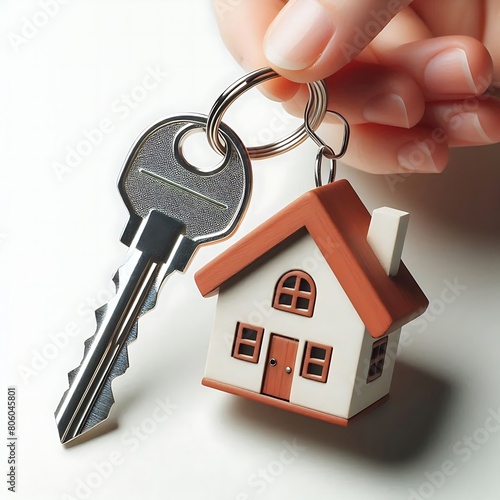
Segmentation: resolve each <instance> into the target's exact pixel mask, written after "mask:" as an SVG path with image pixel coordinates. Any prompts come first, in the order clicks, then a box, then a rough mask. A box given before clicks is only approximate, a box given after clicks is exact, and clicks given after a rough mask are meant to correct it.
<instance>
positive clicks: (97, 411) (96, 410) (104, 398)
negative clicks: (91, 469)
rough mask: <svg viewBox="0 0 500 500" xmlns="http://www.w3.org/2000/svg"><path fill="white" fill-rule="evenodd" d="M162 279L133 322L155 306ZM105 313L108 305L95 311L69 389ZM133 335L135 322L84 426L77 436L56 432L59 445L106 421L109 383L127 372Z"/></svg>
mask: <svg viewBox="0 0 500 500" xmlns="http://www.w3.org/2000/svg"><path fill="white" fill-rule="evenodd" d="M121 270H122V268H119V269H118V271H117V272H116V273H115V275H114V276H113V278H112V280H113V283H114V284H115V286H116V290H117V291H118V287H119V285H120V272H121ZM162 279H163V278H160V279H159V280H158V281H157V282H156V283H155V284H154V285H153V286H152V287H151V289H150V291H149V293H148V295H147V297H146V299H145V301H144V303H143V305H142V308H141V310H140V312H139V314H138V316H137V319H139V318H140V317H141V316H143V315H144V314H145V313H147V312H148V311H149V310H151V309H153V308H154V307H155V305H156V302H157V297H158V291H159V284H160V283H161V280H162ZM107 309H108V303H106V304H104V305H102V306H101V307H99V308H98V309H97V310H96V311H95V318H96V329H95V333H94V334H93V335H92V336H91V337H89V338H87V339H86V340H85V342H84V355H83V358H82V361H81V362H80V365H79V366H78V367H76V368H74V369H73V370H71V371H70V372H69V373H68V382H69V386H70V387H71V385H72V384H73V382H74V380H75V378H76V376H77V373H78V371H79V369H80V367H81V365H82V363H83V360H84V359H85V357H86V356H87V354H88V351H89V349H90V348H91V345H92V343H93V342H94V340H95V339H96V336H97V332H98V331H99V329H100V327H101V325H102V323H103V321H104V319H105V317H106V313H107ZM137 334H138V322H137V321H136V322H135V323H134V325H133V326H132V328H131V329H130V332H129V334H128V337H127V339H126V340H125V342H124V344H123V347H122V349H121V350H120V352H119V354H118V356H117V358H116V360H115V363H114V365H113V367H112V369H111V371H110V372H109V374H108V376H107V378H106V381H105V382H104V384H103V387H102V389H101V392H100V394H99V395H98V396H97V398H96V400H95V401H94V404H93V406H92V410H91V411H90V413H89V414H88V415H87V417H86V420H85V423H84V424H83V426H82V427H81V428H80V430H79V431H78V433H77V434H76V435H71V434H65V432H66V429H62V428H59V435H60V439H61V442H62V443H66V442H68V441H71V440H72V439H74V438H76V437H78V436H79V435H81V434H82V433H84V432H86V431H88V430H90V429H92V428H93V427H95V426H96V425H97V424H99V423H101V422H102V421H104V420H106V419H107V418H108V416H109V413H110V411H111V408H112V406H113V404H114V402H115V399H114V396H113V391H112V387H111V385H112V381H113V380H114V379H115V378H116V377H118V376H120V375H123V373H125V371H126V370H127V368H128V367H129V357H128V346H129V344H130V343H132V342H134V341H135V340H136V339H137ZM69 390H70V389H69V388H68V389H67V390H66V391H65V392H64V394H63V397H62V399H61V401H60V403H59V405H58V407H57V410H56V416H57V414H58V413H59V409H60V407H61V405H62V403H63V401H64V400H65V399H66V395H67V394H68V392H69Z"/></svg>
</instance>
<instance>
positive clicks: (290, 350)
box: [195, 102, 428, 426]
mask: <svg viewBox="0 0 500 500" xmlns="http://www.w3.org/2000/svg"><path fill="white" fill-rule="evenodd" d="M329 112H331V111H329ZM332 113H333V112H332ZM221 114H222V113H221ZM333 114H335V115H336V116H337V117H338V118H339V119H340V120H341V121H342V122H343V124H344V141H343V145H342V148H341V151H340V152H339V153H338V154H335V153H334V152H333V150H332V149H331V148H330V147H329V146H328V145H327V144H325V143H324V142H323V141H322V140H321V139H320V138H319V137H318V136H317V135H316V134H315V132H314V127H313V126H312V125H311V123H310V116H311V102H309V103H308V106H307V108H306V111H305V114H304V123H305V128H306V131H307V132H308V134H309V135H310V136H311V137H312V138H313V139H314V140H315V142H316V143H317V144H318V146H319V150H318V154H317V157H316V169H315V174H316V175H315V177H316V186H317V187H316V189H313V190H312V191H309V192H307V193H305V194H304V195H303V196H301V197H300V198H298V199H297V200H295V201H294V202H292V203H291V204H290V205H288V206H287V207H285V208H284V209H283V210H281V211H280V212H279V213H277V214H276V215H274V216H273V217H271V218H270V219H269V220H267V221H266V222H264V223H263V224H262V225H260V226H259V227H257V228H256V229H254V230H253V231H252V232H250V233H249V234H248V235H246V236H245V237H243V238H242V239H241V240H240V241H238V242H237V243H236V244H234V245H233V246H231V247H230V248H229V249H227V250H226V251H224V252H223V253H222V254H221V255H220V256H219V257H217V258H215V259H214V260H213V261H212V262H210V263H208V264H207V265H206V266H204V267H203V268H202V269H200V270H199V271H198V272H197V273H196V275H195V280H196V283H197V285H198V288H199V289H200V292H201V293H202V295H204V296H210V295H213V294H216V293H218V299H217V310H216V317H215V324H214V327H213V331H212V334H211V339H210V345H209V350H208V358H207V362H206V368H205V375H204V378H203V384H204V385H206V386H209V387H213V388H215V389H220V390H223V391H226V392H229V393H232V394H236V395H239V396H244V397H246V398H249V399H252V400H255V401H260V402H262V403H265V404H269V405H272V406H275V407H278V408H282V409H285V410H289V411H293V412H296V413H299V414H303V415H307V416H310V417H314V418H317V419H320V420H325V421H327V422H331V423H335V424H339V425H344V426H345V425H347V424H348V423H349V422H350V421H351V420H352V419H353V418H355V417H356V418H357V417H359V416H360V415H362V414H363V413H365V412H366V411H368V410H370V409H373V408H374V407H376V406H377V405H379V404H381V403H383V402H384V401H385V400H386V399H387V398H388V395H389V389H390V385H391V380H392V375H393V370H394V360H395V356H396V352H397V348H398V342H399V337H400V332H401V327H402V326H403V325H405V324H406V323H408V322H409V321H411V320H412V319H414V318H416V317H417V316H419V315H420V314H422V313H423V312H424V311H425V309H426V307H427V305H428V301H427V298H426V297H425V295H424V294H423V292H422V290H421V289H420V288H419V286H418V284H417V283H416V282H415V280H414V279H413V277H412V275H411V274H410V272H409V271H408V269H407V268H406V267H405V265H404V264H403V263H402V262H401V253H402V250H403V243H404V239H405V235H406V229H407V226H408V220H409V214H407V213H406V212H401V211H399V210H394V209H391V208H387V207H383V208H379V209H376V210H375V211H374V212H373V215H372V216H371V217H370V214H369V213H368V211H367V209H366V208H365V206H364V205H363V203H362V202H361V200H360V199H359V197H358V196H357V195H356V193H355V192H354V190H353V188H352V187H351V185H350V184H349V182H348V181H346V180H340V181H334V177H335V166H336V160H337V159H338V158H340V157H341V156H343V154H344V153H345V150H346V147H347V143H348V139H349V126H348V124H347V122H346V121H345V120H344V119H343V117H342V116H340V115H339V114H338V113H333ZM324 158H326V159H327V160H328V161H330V175H329V179H328V183H327V184H326V185H324V186H322V178H321V170H322V162H323V159H324Z"/></svg>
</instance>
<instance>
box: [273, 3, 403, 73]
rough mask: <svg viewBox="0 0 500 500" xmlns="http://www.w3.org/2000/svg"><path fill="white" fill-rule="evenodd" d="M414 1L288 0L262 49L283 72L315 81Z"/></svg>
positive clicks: (337, 66)
mask: <svg viewBox="0 0 500 500" xmlns="http://www.w3.org/2000/svg"><path fill="white" fill-rule="evenodd" d="M411 2H412V0H291V1H290V2H288V3H287V4H286V5H285V6H284V7H283V9H282V10H281V11H280V12H279V14H278V15H277V16H276V18H275V19H274V21H273V22H272V23H271V25H270V26H269V29H268V30H267V33H266V36H265V39H264V53H265V55H266V58H267V59H268V61H269V64H270V65H271V66H272V67H273V68H274V69H275V70H276V71H277V72H278V73H280V74H281V75H283V76H285V77H286V78H288V79H290V80H294V81H298V82H305V81H313V80H319V79H321V78H326V77H327V76H329V75H331V74H333V73H335V72H336V71H338V70H339V69H340V68H341V67H342V66H344V65H345V64H347V63H348V62H349V61H350V60H351V59H353V58H354V57H356V56H357V55H358V54H359V53H360V52H361V51H362V50H363V49H364V48H365V47H366V46H367V45H368V44H369V43H370V42H371V41H372V40H373V38H375V37H376V36H377V35H378V33H379V32H380V31H382V29H383V28H384V27H385V26H386V24H387V23H388V22H389V21H390V20H391V19H392V18H393V17H394V16H395V15H396V14H397V13H398V12H399V11H401V10H402V9H404V8H405V7H407V6H408V5H409V4H410V3H411Z"/></svg>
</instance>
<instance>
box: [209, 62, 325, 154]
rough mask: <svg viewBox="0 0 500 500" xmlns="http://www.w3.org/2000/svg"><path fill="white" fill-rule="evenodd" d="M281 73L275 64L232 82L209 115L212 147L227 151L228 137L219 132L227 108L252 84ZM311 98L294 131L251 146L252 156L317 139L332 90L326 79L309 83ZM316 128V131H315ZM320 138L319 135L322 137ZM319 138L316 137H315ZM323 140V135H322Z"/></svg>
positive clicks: (278, 152)
mask: <svg viewBox="0 0 500 500" xmlns="http://www.w3.org/2000/svg"><path fill="white" fill-rule="evenodd" d="M278 76H280V75H278V73H276V72H275V71H274V70H273V69H271V68H262V69H258V70H256V71H252V72H251V73H249V74H247V75H245V76H243V77H242V78H240V79H239V80H237V81H236V82H234V83H233V84H232V85H231V86H229V87H228V88H227V89H226V90H225V91H224V92H223V93H222V94H221V95H220V96H219V98H218V99H217V100H216V101H215V104H214V105H213V106H212V109H211V110H210V113H209V114H208V118H207V127H206V134H207V140H208V143H209V144H210V146H211V147H212V149H214V150H215V151H216V152H218V153H219V154H221V155H224V154H225V152H226V146H225V144H224V140H223V139H222V137H221V134H220V133H219V126H220V124H221V122H222V117H223V116H224V113H225V112H226V111H227V108H228V107H229V106H230V105H231V104H232V103H233V102H234V101H235V100H236V99H237V98H238V97H240V96H241V95H242V94H244V93H245V92H246V91H247V90H250V89H251V88H252V87H255V86H256V85H259V84H260V83H262V82H265V81H267V80H271V79H273V78H276V77H278ZM307 85H308V87H309V101H308V103H307V107H306V120H305V121H304V123H303V124H302V125H301V126H300V127H298V128H297V129H296V130H295V131H294V132H292V133H291V134H289V135H288V136H286V137H284V138H283V139H281V140H279V141H275V142H272V143H270V144H266V145H264V146H251V147H248V148H247V150H248V154H249V156H250V158H252V159H264V158H270V157H272V156H277V155H279V154H282V153H285V152H287V151H290V150H291V149H293V148H295V147H296V146H298V145H299V144H301V143H302V142H304V141H305V140H306V139H307V138H308V137H309V136H310V137H312V138H313V139H314V138H315V137H317V136H316V134H314V130H316V128H318V127H319V125H320V124H321V122H322V121H323V118H324V117H325V114H326V111H327V109H326V108H327V103H328V94H327V90H326V85H325V82H323V80H320V81H317V82H313V83H308V84H307ZM311 132H312V134H311ZM318 139H319V138H318ZM314 140H316V139H314ZM319 140H321V139H319Z"/></svg>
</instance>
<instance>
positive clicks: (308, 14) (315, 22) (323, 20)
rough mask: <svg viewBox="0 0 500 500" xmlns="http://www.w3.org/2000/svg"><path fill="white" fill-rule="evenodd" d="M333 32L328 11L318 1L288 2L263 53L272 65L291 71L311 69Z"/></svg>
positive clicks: (267, 40) (301, 0)
mask: <svg viewBox="0 0 500 500" xmlns="http://www.w3.org/2000/svg"><path fill="white" fill-rule="evenodd" d="M333 33H334V27H333V23H332V21H331V19H330V16H329V13H328V11H327V10H326V9H325V8H324V7H323V5H322V4H321V3H320V2H318V1H317V0H295V1H293V2H291V3H289V4H287V5H286V6H285V7H284V8H283V10H282V11H281V13H280V14H279V15H278V17H277V18H276V20H275V21H274V22H273V24H272V25H271V27H270V28H269V30H268V32H267V35H266V39H265V41H264V53H265V55H266V57H267V59H268V60H269V61H270V62H271V64H273V65H275V66H278V67H280V68H283V69H288V70H300V69H304V68H308V67H309V66H311V65H312V64H313V63H314V62H316V60H317V59H318V58H319V57H320V55H321V53H322V52H323V51H324V50H325V48H326V46H327V45H328V42H329V41H330V40H331V38H332V36H333Z"/></svg>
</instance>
